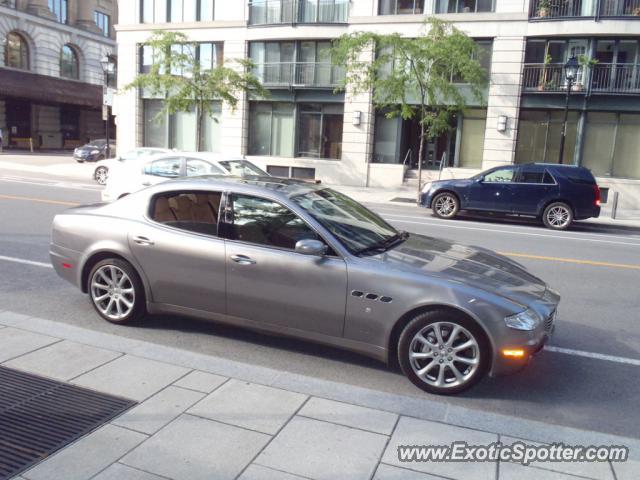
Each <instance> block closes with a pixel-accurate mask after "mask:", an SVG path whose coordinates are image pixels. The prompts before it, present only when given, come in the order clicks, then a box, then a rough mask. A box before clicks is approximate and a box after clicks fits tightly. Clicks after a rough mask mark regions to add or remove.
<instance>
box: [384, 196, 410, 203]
mask: <svg viewBox="0 0 640 480" xmlns="http://www.w3.org/2000/svg"><path fill="white" fill-rule="evenodd" d="M390 201H391V202H398V203H416V199H415V198H407V197H395V198H392V199H391V200H390Z"/></svg>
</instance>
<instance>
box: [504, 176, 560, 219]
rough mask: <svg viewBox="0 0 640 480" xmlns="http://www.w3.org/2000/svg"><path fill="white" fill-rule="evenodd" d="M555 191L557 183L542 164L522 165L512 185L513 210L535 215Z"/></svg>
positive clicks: (552, 196)
mask: <svg viewBox="0 0 640 480" xmlns="http://www.w3.org/2000/svg"><path fill="white" fill-rule="evenodd" d="M557 191H558V185H557V184H556V182H555V180H554V179H553V177H552V176H551V174H549V172H548V171H547V170H546V169H545V168H544V167H543V166H541V165H523V166H522V167H520V169H519V171H518V175H517V177H516V182H515V184H514V185H513V200H512V203H513V211H514V213H519V214H523V215H537V214H538V212H539V211H540V209H541V208H542V206H543V205H544V204H545V203H547V200H550V199H552V198H554V196H555V194H556V192H557Z"/></svg>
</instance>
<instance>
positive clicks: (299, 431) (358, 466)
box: [255, 416, 388, 480]
mask: <svg viewBox="0 0 640 480" xmlns="http://www.w3.org/2000/svg"><path fill="white" fill-rule="evenodd" d="M387 439H388V437H387V436H385V435H380V434H377V433H370V432H364V431H362V430H356V429H354V428H349V427H344V426H342V425H335V424H333V423H327V422H322V421H319V420H313V419H310V418H305V417H298V416H296V417H294V418H293V419H292V420H291V421H290V422H289V423H288V424H287V425H286V426H285V427H284V428H283V429H282V431H281V432H280V433H279V434H278V435H277V436H276V437H275V438H274V439H273V440H272V441H271V443H270V444H269V446H268V447H267V448H266V449H265V450H264V451H263V452H262V453H261V454H260V456H259V457H258V458H257V459H256V460H255V463H256V464H259V465H263V466H265V467H271V468H273V469H276V470H282V471H285V472H290V473H293V474H295V475H301V476H304V477H309V478H312V479H314V480H334V479H336V478H340V479H345V480H346V479H348V480H359V479H363V480H365V479H369V478H371V475H372V474H373V472H374V470H375V468H376V466H377V464H378V460H379V459H380V455H381V453H382V451H383V450H384V446H385V444H386V443H387Z"/></svg>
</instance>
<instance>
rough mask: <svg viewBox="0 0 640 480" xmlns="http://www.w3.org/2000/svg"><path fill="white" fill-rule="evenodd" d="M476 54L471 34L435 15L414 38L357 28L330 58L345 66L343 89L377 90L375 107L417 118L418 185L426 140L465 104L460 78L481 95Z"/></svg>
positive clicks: (336, 44) (482, 81) (482, 74)
mask: <svg viewBox="0 0 640 480" xmlns="http://www.w3.org/2000/svg"><path fill="white" fill-rule="evenodd" d="M374 53H375V58H373V60H372V58H371V57H373V56H374ZM477 57H478V50H477V47H476V44H475V42H474V41H473V39H471V38H469V37H468V36H467V35H465V34H464V33H463V32H462V31H460V30H458V29H457V28H455V27H454V26H452V25H451V24H450V23H447V22H443V21H441V20H436V19H428V20H427V21H425V24H424V28H423V31H422V32H421V33H420V35H419V36H418V37H416V38H409V37H404V36H402V35H401V34H399V33H392V34H387V35H381V34H377V33H372V32H355V33H351V34H345V35H343V36H341V37H340V38H338V39H337V40H336V41H335V42H334V45H333V55H332V59H333V61H334V62H335V63H336V64H338V65H345V66H346V77H345V80H344V82H343V84H342V86H341V87H340V89H342V90H345V89H347V88H349V89H350V90H351V91H352V92H353V93H354V94H356V95H357V94H361V93H369V92H373V103H374V105H375V107H376V108H377V109H380V110H383V111H385V112H386V115H387V117H388V118H393V117H396V116H398V115H400V116H401V117H402V118H403V119H404V120H408V119H412V118H418V121H419V125H420V139H419V140H420V147H419V151H418V189H419V190H420V188H421V184H422V158H423V154H424V144H425V140H432V139H434V138H435V137H437V136H439V135H441V134H443V133H445V132H447V131H448V130H450V129H451V126H450V122H451V118H452V115H454V114H455V113H459V112H460V111H462V110H464V109H465V108H466V106H467V98H466V96H465V94H464V92H463V91H462V90H461V89H460V85H459V83H465V84H468V88H469V89H470V92H471V94H472V95H473V96H474V97H475V98H476V99H478V100H479V101H481V102H482V101H483V90H484V87H485V86H486V84H487V74H486V72H485V71H484V69H483V68H482V66H481V65H480V63H479V62H478V60H477ZM454 79H456V80H457V81H455V82H454Z"/></svg>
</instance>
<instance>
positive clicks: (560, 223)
mask: <svg viewBox="0 0 640 480" xmlns="http://www.w3.org/2000/svg"><path fill="white" fill-rule="evenodd" d="M542 222H543V223H544V226H545V227H547V228H550V229H552V230H566V229H567V228H569V227H570V226H571V223H572V222H573V210H571V207H570V206H569V205H567V204H566V203H563V202H555V203H552V204H550V205H548V206H547V208H545V209H544V213H543V214H542Z"/></svg>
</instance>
